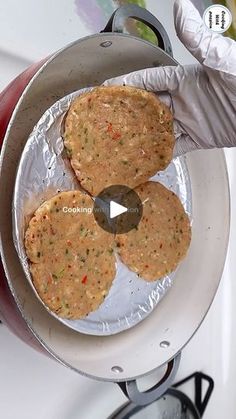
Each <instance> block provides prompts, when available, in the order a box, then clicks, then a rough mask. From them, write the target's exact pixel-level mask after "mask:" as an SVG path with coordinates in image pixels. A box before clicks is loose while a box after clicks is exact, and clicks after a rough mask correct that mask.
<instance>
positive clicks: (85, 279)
mask: <svg viewBox="0 0 236 419" xmlns="http://www.w3.org/2000/svg"><path fill="white" fill-rule="evenodd" d="M87 279H88V278H87V275H84V277H83V278H82V284H86V282H87Z"/></svg>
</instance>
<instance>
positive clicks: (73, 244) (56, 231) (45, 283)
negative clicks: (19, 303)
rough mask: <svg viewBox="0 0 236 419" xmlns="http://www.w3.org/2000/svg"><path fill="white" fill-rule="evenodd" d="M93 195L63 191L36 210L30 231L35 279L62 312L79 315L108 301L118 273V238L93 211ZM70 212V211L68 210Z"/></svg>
mask: <svg viewBox="0 0 236 419" xmlns="http://www.w3.org/2000/svg"><path fill="white" fill-rule="evenodd" d="M69 208H74V209H76V211H78V210H77V208H85V209H86V208H91V210H92V208H93V201H92V199H91V198H90V197H89V196H88V195H86V194H84V193H82V192H80V191H70V192H61V193H59V194H58V195H56V196H54V197H53V198H51V199H49V200H48V201H46V202H45V203H44V204H43V205H41V206H40V207H39V208H38V209H37V211H36V212H35V214H34V216H33V218H32V219H31V221H30V223H29V227H28V229H27V231H26V235H25V247H26V253H27V256H28V258H29V259H30V262H31V263H30V270H31V274H32V278H33V284H34V286H35V288H36V290H37V292H38V294H39V296H40V297H41V299H42V300H43V301H44V303H45V304H46V305H47V307H49V308H50V310H52V311H53V312H54V313H56V314H58V315H59V316H61V317H65V318H71V319H79V318H82V317H85V316H86V315H87V314H88V313H90V312H91V311H94V310H96V309H97V308H98V307H99V305H100V304H101V303H102V302H103V300H104V298H105V296H106V295H107V294H108V291H109V289H110V287H111V284H112V281H113V279H114V276H115V272H116V269H115V256H114V254H113V248H112V245H113V237H112V235H110V234H108V233H106V232H105V231H104V230H102V229H101V228H100V227H99V226H98V225H97V223H96V221H95V220H94V217H93V214H92V213H88V212H68V209H69ZM69 211H70V210H69ZM88 211H90V210H88Z"/></svg>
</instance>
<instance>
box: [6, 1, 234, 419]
mask: <svg viewBox="0 0 236 419" xmlns="http://www.w3.org/2000/svg"><path fill="white" fill-rule="evenodd" d="M147 4H148V7H149V9H150V11H152V12H153V13H155V14H156V15H158V17H159V19H160V20H161V22H162V23H163V24H164V26H165V27H166V28H168V32H169V35H170V38H171V41H172V45H173V49H174V55H175V57H176V59H177V60H178V61H180V62H181V63H183V64H186V63H191V62H193V59H192V58H191V56H190V55H189V53H187V52H186V50H185V49H184V47H183V46H182V45H181V44H180V42H179V41H177V38H176V36H175V34H174V27H173V22H172V15H171V7H172V0H166V1H165V3H164V4H163V5H162V8H159V7H158V6H157V5H156V1H154V0H153V1H152V0H149V1H147ZM76 10H77V9H76V0H75V2H74V1H73V0H60V2H58V1H56V0H51V1H50V2H48V1H47V0H41V1H40V2H38V3H37V5H36V3H35V1H34V0H22V1H21V2H18V1H17V0H9V1H7V2H1V3H0V89H2V88H3V87H4V86H6V84H7V83H8V82H9V81H10V80H11V79H12V78H13V77H14V76H16V75H17V74H19V73H20V72H21V71H22V70H23V69H25V68H26V67H27V66H28V65H29V64H30V63H31V62H33V61H35V60H39V59H41V58H43V57H45V56H47V55H49V54H50V53H52V52H53V51H55V50H56V49H58V48H60V47H62V46H63V45H66V44H67V43H69V42H71V41H73V40H75V39H77V38H79V37H82V36H85V35H88V34H89V33H91V32H92V31H91V27H88V24H87V25H86V24H85V23H84V21H83V19H82V17H81V16H82V11H81V16H80V17H79V16H78V14H77V13H76ZM158 12H159V14H158ZM105 22H106V19H105V18H104V23H105ZM99 28H100V29H101V27H96V25H94V32H96V30H97V31H98V30H99ZM226 158H227V164H228V168H229V180H230V187H231V195H232V196H231V208H232V214H233V215H234V214H236V199H235V193H234V192H233V191H236V172H235V169H234V168H235V167H236V150H227V151H226ZM222 222H223V220H222ZM235 243H236V218H235V217H234V218H232V223H231V236H230V243H229V250H228V256H227V261H226V265H225V270H224V274H223V277H222V281H221V284H220V287H219V290H218V292H217V296H216V298H215V300H214V303H213V305H212V307H211V309H210V311H209V313H208V315H207V317H206V319H205V321H204V322H203V324H202V326H201V327H200V329H199V330H198V332H197V333H196V335H195V336H194V338H193V339H192V340H191V342H190V343H189V344H188V346H187V347H186V348H185V349H184V351H183V356H182V361H181V367H180V371H179V373H178V378H182V377H184V376H185V375H188V374H191V373H192V372H194V371H196V370H200V371H203V372H205V373H206V374H209V375H212V377H213V378H214V380H215V390H214V393H213V396H212V398H211V401H210V403H209V406H208V408H207V411H206V414H205V416H204V418H206V419H218V418H219V419H220V418H222V417H226V418H227V419H235V411H236V399H235V387H236V383H235V380H234V378H235V376H236V361H235V356H234V354H235V350H236V332H235V331H236V312H235V311H236V308H235V307H236V304H235V303H234V302H235V299H236V281H235V278H234V277H235V276H236V258H235V250H236V249H235ZM124 401H125V398H124V396H123V395H122V394H121V392H120V390H119V388H118V387H117V386H116V385H115V384H109V383H100V382H99V383H97V382H95V381H93V380H90V379H87V378H84V377H81V376H79V375H78V374H76V373H75V372H72V371H70V370H68V369H66V368H65V367H63V366H61V365H59V364H57V363H56V362H54V361H52V360H50V359H47V357H45V356H43V355H41V354H39V353H37V352H35V351H34V350H32V349H30V348H29V347H27V346H26V345H25V344H24V343H22V342H21V341H20V340H19V339H17V338H16V337H15V336H13V335H12V334H11V333H10V332H9V331H8V330H7V329H6V327H5V326H3V325H0V418H2V419H15V418H18V419H32V417H33V418H34V419H54V418H55V419H77V418H79V419H95V418H96V419H105V418H106V417H107V416H108V415H109V414H111V413H112V411H114V410H115V409H116V408H117V407H118V406H119V405H120V404H121V403H122V402H124Z"/></svg>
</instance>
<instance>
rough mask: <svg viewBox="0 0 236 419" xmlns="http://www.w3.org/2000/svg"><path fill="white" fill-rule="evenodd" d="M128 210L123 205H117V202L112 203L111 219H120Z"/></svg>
mask: <svg viewBox="0 0 236 419" xmlns="http://www.w3.org/2000/svg"><path fill="white" fill-rule="evenodd" d="M127 211H128V208H126V207H124V206H123V205H120V204H117V202H114V201H110V218H115V217H118V215H120V214H124V212H127Z"/></svg>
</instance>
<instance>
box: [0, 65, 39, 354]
mask: <svg viewBox="0 0 236 419" xmlns="http://www.w3.org/2000/svg"><path fill="white" fill-rule="evenodd" d="M43 62H44V61H41V62H39V63H36V64H33V65H32V66H30V67H29V68H28V69H27V70H25V71H24V72H23V73H22V74H20V75H19V76H18V77H17V78H16V79H14V80H13V81H12V82H11V83H10V84H9V85H8V86H7V87H6V89H5V90H3V92H2V93H1V94H0V150H1V147H2V144H3V140H4V137H5V134H6V131H7V127H8V124H9V122H10V119H11V116H12V114H13V111H14V109H15V106H16V105H17V103H18V101H19V99H20V97H21V95H22V93H23V91H24V90H25V88H26V86H27V85H28V83H29V82H30V80H31V79H32V77H33V76H34V74H35V73H36V72H37V71H38V70H39V69H40V67H41V66H42V64H43ZM0 319H1V320H2V321H3V322H4V323H5V324H6V325H7V326H8V328H9V329H10V330H11V331H12V332H13V333H14V334H15V335H16V336H18V337H19V338H20V339H21V340H23V341H24V342H25V343H27V344H28V345H30V346H32V347H33V348H35V349H37V350H40V351H41V352H44V353H47V351H45V350H44V349H43V347H42V346H41V345H40V344H39V342H38V340H37V339H36V338H35V337H34V335H33V333H32V332H31V331H30V329H29V328H28V327H27V325H26V322H25V321H24V319H23V318H22V316H21V313H20V311H19V309H18V307H17V305H16V302H15V300H14V298H13V296H12V294H11V291H10V288H9V286H8V282H7V280H6V277H5V273H4V269H3V265H2V262H1V259H0Z"/></svg>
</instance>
